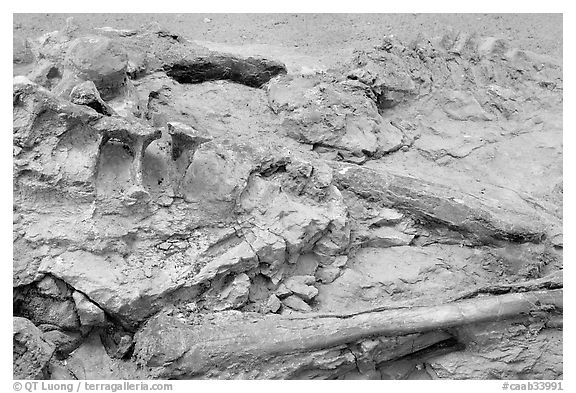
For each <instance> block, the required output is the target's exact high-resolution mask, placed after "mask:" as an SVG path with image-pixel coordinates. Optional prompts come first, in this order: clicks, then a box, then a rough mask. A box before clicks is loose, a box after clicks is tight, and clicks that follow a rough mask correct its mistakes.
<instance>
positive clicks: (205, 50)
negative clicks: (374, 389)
mask: <svg viewBox="0 0 576 393" xmlns="http://www.w3.org/2000/svg"><path fill="white" fill-rule="evenodd" d="M100 27H102V26H100ZM192 38H193V37H192ZM380 39H381V40H380ZM379 40H380V41H378V42H374V45H371V47H362V48H358V49H357V50H355V51H352V50H349V53H348V55H347V56H342V57H341V58H338V61H334V62H332V63H331V64H329V66H326V64H324V60H325V58H324V57H322V56H323V54H313V53H312V54H311V53H306V54H300V52H299V51H300V49H298V48H295V49H290V50H280V51H279V50H278V48H274V47H266V45H264V46H263V48H264V49H269V51H265V52H267V53H262V48H260V49H258V48H249V47H237V46H234V45H231V44H230V45H224V44H218V43H207V44H206V45H207V47H203V46H201V45H199V44H198V43H195V42H193V41H192V40H191V39H190V37H188V38H186V37H184V36H182V35H181V34H179V33H176V32H170V31H168V30H167V29H165V28H163V27H161V26H160V25H158V24H150V25H148V26H142V27H140V28H134V29H132V28H123V27H122V28H115V27H103V28H100V29H97V30H94V31H91V32H90V34H86V32H85V29H84V28H83V26H79V25H77V24H75V23H74V21H73V20H68V22H67V24H66V26H65V27H64V28H63V29H60V30H59V31H56V32H52V33H47V34H45V35H44V36H42V37H40V38H34V39H32V38H30V39H28V40H25V41H15V44H17V45H15V52H14V62H15V63H14V64H15V67H14V74H15V78H14V82H13V154H14V157H13V177H14V181H13V195H14V201H13V205H14V206H13V211H14V212H13V232H14V263H13V287H14V288H13V305H14V315H15V317H14V320H15V322H14V323H15V325H14V326H15V335H14V373H15V375H19V376H20V377H21V378H24V379H31V378H52V379H62V378H67V377H72V378H78V379H124V378H137V379H140V378H142V379H147V378H217V379H232V378H248V379H257V378H283V379H340V380H358V379H492V378H503V379H561V378H562V376H563V369H562V368H563V366H562V334H561V333H562V304H561V297H562V295H561V293H562V292H561V288H562V286H563V280H562V253H563V251H562V250H563V232H562V224H563V222H562V204H563V197H562V196H563V185H562V178H563V173H562V156H563V154H562V101H563V76H562V63H561V59H556V58H553V57H549V56H545V55H541V54H538V53H535V52H531V51H528V50H523V49H522V48H515V45H513V44H511V43H510V42H508V41H507V40H505V39H501V38H494V37H480V36H478V35H476V34H473V33H467V32H454V31H448V32H444V34H443V35H441V36H438V37H433V36H430V37H426V38H424V37H423V36H420V37H417V39H415V40H412V41H400V40H398V39H396V38H395V37H393V36H390V35H382V34H380V35H379ZM217 48H221V49H222V51H223V52H222V53H221V52H215V51H213V49H217ZM223 48H226V49H227V50H226V51H224V49H223ZM228 50H229V51H228ZM225 52H226V53H225ZM255 52H260V53H255ZM279 52H282V53H283V55H282V56H280V57H279V58H278V59H279V60H282V61H284V59H286V61H287V62H288V64H287V66H286V67H285V66H284V65H283V64H282V63H281V62H280V61H278V60H276V59H275V58H270V57H272V56H268V54H270V55H272V54H275V53H279ZM263 54H264V55H266V56H262V55H263ZM310 67H311V68H310Z"/></svg>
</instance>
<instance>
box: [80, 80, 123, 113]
mask: <svg viewBox="0 0 576 393" xmlns="http://www.w3.org/2000/svg"><path fill="white" fill-rule="evenodd" d="M70 101H71V102H72V103H74V104H77V105H85V106H88V107H90V108H92V109H94V110H95V111H96V112H98V113H101V114H103V115H106V116H112V115H113V114H114V110H113V109H112V108H110V106H109V105H108V104H106V103H105V102H104V100H102V98H101V97H100V93H99V92H98V89H97V88H96V85H95V84H94V82H92V81H86V82H83V83H80V84H78V85H76V86H74V88H73V89H72V91H71V92H70Z"/></svg>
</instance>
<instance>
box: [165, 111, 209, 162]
mask: <svg viewBox="0 0 576 393" xmlns="http://www.w3.org/2000/svg"><path fill="white" fill-rule="evenodd" d="M168 133H169V134H170V136H171V137H172V159H173V160H174V161H176V160H177V159H178V158H179V157H180V156H181V155H182V153H183V152H184V151H186V150H189V151H190V156H193V155H194V153H195V152H196V150H197V149H198V147H200V145H202V144H204V143H206V142H210V141H211V140H212V137H211V136H210V135H208V134H206V133H204V132H201V131H198V130H197V129H195V128H193V127H190V126H188V125H186V124H184V123H180V122H176V121H173V122H169V123H168Z"/></svg>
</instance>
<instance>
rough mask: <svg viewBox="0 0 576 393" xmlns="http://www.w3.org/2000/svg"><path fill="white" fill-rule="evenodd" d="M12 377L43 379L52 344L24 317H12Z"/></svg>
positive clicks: (52, 350) (46, 372) (46, 373)
mask: <svg viewBox="0 0 576 393" xmlns="http://www.w3.org/2000/svg"><path fill="white" fill-rule="evenodd" d="M13 322H14V326H13V329H14V331H13V344H12V345H13V348H14V354H13V365H14V379H45V378H47V377H48V375H49V374H48V370H47V368H48V362H49V361H50V359H51V358H52V355H53V353H54V349H55V348H54V346H53V345H52V344H51V343H49V342H47V341H45V340H44V339H43V338H42V332H41V331H40V329H38V328H37V327H36V326H34V324H33V323H32V322H30V321H29V320H27V319H26V318H19V317H14V319H13Z"/></svg>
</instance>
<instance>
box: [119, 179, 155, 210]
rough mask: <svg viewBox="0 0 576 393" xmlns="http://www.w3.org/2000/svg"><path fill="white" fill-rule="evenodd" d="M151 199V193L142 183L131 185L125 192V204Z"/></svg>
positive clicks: (129, 204)
mask: <svg viewBox="0 0 576 393" xmlns="http://www.w3.org/2000/svg"><path fill="white" fill-rule="evenodd" d="M148 200H150V193H149V192H148V191H146V190H145V189H144V187H143V186H142V185H139V184H136V185H134V186H132V187H130V188H129V189H128V190H127V191H126V193H125V194H124V204H125V205H127V206H132V205H135V204H137V203H140V202H147V201H148Z"/></svg>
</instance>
